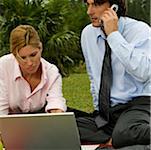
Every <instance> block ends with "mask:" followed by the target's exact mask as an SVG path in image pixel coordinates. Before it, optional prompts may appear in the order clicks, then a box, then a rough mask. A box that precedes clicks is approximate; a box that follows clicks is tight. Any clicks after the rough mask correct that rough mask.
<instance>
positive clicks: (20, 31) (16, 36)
mask: <svg viewBox="0 0 151 150" xmlns="http://www.w3.org/2000/svg"><path fill="white" fill-rule="evenodd" d="M40 43H41V42H40V38H39V35H38V33H37V31H36V30H35V29H34V28H33V27H32V26H30V25H19V26H17V27H16V28H14V29H13V30H12V31H11V34H10V52H11V53H13V54H14V55H15V56H16V55H17V54H18V52H19V50H20V49H21V48H23V47H24V46H27V45H31V46H33V47H36V48H41V44H40Z"/></svg>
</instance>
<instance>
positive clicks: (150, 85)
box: [81, 17, 151, 110]
mask: <svg viewBox="0 0 151 150" xmlns="http://www.w3.org/2000/svg"><path fill="white" fill-rule="evenodd" d="M118 28H119V29H118V31H115V32H112V33H111V34H109V36H108V37H107V38H106V37H105V35H104V33H103V32H102V31H101V29H100V28H97V27H93V26H92V24H89V25H87V26H86V27H85V28H84V29H83V31H82V35H81V45H82V51H83V55H84V57H85V62H86V66H87V72H88V74H89V78H90V83H91V85H90V87H91V93H92V97H93V102H94V107H95V109H96V110H98V93H99V88H100V81H101V79H100V78H101V77H100V75H101V71H102V62H103V57H104V53H105V42H104V40H107V42H108V44H109V45H110V47H111V50H112V54H111V58H112V71H113V83H112V87H111V98H110V101H111V105H112V106H115V105H117V104H119V103H126V102H128V101H130V100H132V98H133V97H137V96H151V28H150V27H149V26H148V25H147V24H145V23H143V22H141V21H137V20H134V19H131V18H128V17H120V19H119V22H118Z"/></svg>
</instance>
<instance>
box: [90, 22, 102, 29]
mask: <svg viewBox="0 0 151 150" xmlns="http://www.w3.org/2000/svg"><path fill="white" fill-rule="evenodd" d="M92 26H93V27H97V28H99V27H100V24H99V23H93V22H92Z"/></svg>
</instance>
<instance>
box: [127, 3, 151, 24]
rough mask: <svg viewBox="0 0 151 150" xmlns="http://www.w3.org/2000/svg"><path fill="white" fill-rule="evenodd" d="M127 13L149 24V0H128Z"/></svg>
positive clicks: (150, 21)
mask: <svg viewBox="0 0 151 150" xmlns="http://www.w3.org/2000/svg"><path fill="white" fill-rule="evenodd" d="M127 4H128V15H129V16H131V17H134V18H137V19H140V20H142V21H145V22H146V23H148V24H151V16H150V1H149V0H141V1H140V0H128V3H127Z"/></svg>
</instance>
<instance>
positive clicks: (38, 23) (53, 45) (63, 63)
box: [0, 0, 82, 75]
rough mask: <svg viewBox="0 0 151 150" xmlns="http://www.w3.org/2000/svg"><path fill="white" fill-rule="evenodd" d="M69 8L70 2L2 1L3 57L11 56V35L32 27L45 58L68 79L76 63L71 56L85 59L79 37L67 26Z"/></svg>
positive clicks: (0, 37) (54, 0)
mask: <svg viewBox="0 0 151 150" xmlns="http://www.w3.org/2000/svg"><path fill="white" fill-rule="evenodd" d="M70 6H71V1H69V0H61V1H60V0H47V1H45V0H13V1H12V0H1V2H0V10H2V11H1V12H0V13H1V17H0V30H1V33H0V48H1V49H2V51H1V52H0V55H3V54H5V53H8V52H9V34H10V31H11V30H12V29H13V28H15V27H16V26H17V25H19V24H30V25H32V26H34V27H35V28H36V30H37V31H38V33H39V35H40V38H41V41H42V43H43V47H44V51H43V56H44V57H45V58H46V59H47V60H48V61H50V62H53V63H55V64H56V65H57V66H58V67H59V68H60V71H61V73H62V74H63V75H67V73H68V69H66V68H68V66H69V65H68V64H69V63H70V64H73V63H75V62H76V59H75V58H74V57H72V56H75V55H78V57H77V59H82V58H81V54H80V53H79V51H80V48H79V34H78V33H76V32H75V31H73V30H72V29H71V26H70V24H69V22H68V18H69V17H68V16H69V15H70V14H69V12H71V8H70ZM78 31H79V30H78Z"/></svg>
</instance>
